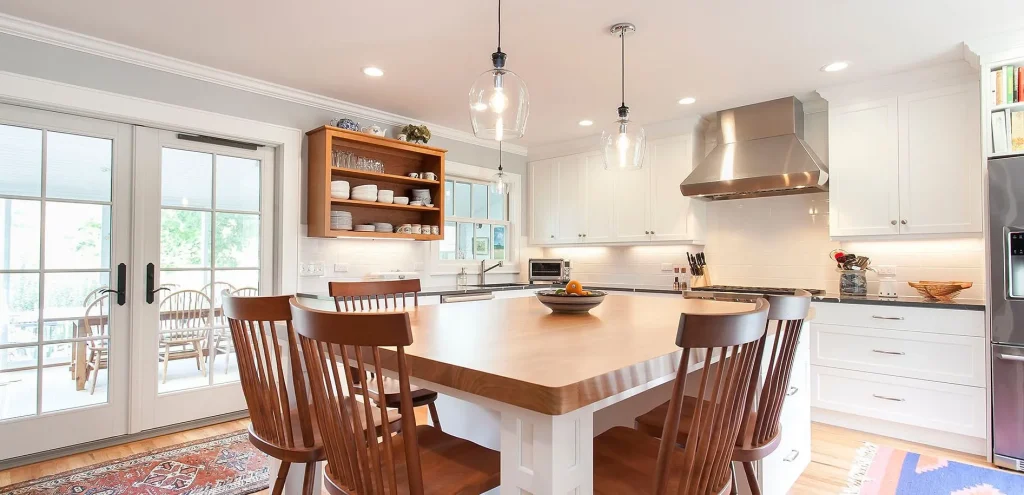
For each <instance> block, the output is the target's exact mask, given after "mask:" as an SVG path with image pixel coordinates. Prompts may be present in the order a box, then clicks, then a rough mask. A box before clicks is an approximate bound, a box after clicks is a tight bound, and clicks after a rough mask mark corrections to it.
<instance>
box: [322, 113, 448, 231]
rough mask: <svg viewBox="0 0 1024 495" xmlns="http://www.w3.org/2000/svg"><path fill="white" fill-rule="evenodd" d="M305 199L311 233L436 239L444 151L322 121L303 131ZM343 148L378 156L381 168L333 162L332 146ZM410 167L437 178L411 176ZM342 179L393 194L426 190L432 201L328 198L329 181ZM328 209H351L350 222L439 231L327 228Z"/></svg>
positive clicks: (440, 217) (441, 219)
mask: <svg viewBox="0 0 1024 495" xmlns="http://www.w3.org/2000/svg"><path fill="white" fill-rule="evenodd" d="M306 136H307V137H308V140H309V143H308V144H309V146H308V151H307V166H308V184H307V185H308V193H307V196H308V198H307V199H308V201H307V212H308V222H309V230H308V233H307V235H309V236H310V237H361V238H377V239H412V240H417V241H436V240H441V239H442V238H443V235H444V234H443V233H444V229H443V225H444V157H445V153H446V152H447V151H446V150H443V149H440V148H434V147H431V146H426V145H422V144H414V143H407V142H405V141H399V140H397V139H390V138H386V137H381V136H374V135H372V134H365V133H362V132H354V131H347V130H344V129H339V128H337V127H331V126H323V127H320V128H317V129H314V130H312V131H309V132H307V133H306ZM332 150H339V151H347V152H349V153H352V154H355V155H357V156H362V157H366V158H372V159H375V160H380V161H381V162H382V163H383V164H384V173H377V172H367V171H362V170H353V169H347V168H338V167H334V166H333V164H332V159H331V151H332ZM410 172H419V173H420V174H422V173H423V172H433V173H434V174H436V175H437V180H426V179H413V178H411V177H407V176H406V174H408V173H410ZM332 179H333V180H346V181H348V183H349V186H350V187H352V188H355V187H356V186H361V185H365V184H374V185H376V186H377V188H378V189H390V190H392V191H394V192H395V196H410V197H411V196H412V193H411V191H410V190H411V189H414V188H415V189H430V197H431V200H432V201H433V202H434V206H432V207H426V206H409V205H398V204H387V203H375V202H370V201H357V200H354V199H333V198H331V180H332ZM331 210H345V211H348V212H350V213H352V224H353V225H358V224H363V223H374V222H387V223H390V224H392V225H394V226H395V227H398V226H399V225H402V224H405V223H409V224H420V225H423V226H426V227H430V226H434V225H437V226H438V227H441V234H440V235H433V234H396V233H391V232H353V231H342V230H331V213H330V212H331Z"/></svg>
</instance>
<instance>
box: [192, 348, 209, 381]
mask: <svg viewBox="0 0 1024 495" xmlns="http://www.w3.org/2000/svg"><path fill="white" fill-rule="evenodd" d="M192 346H193V347H195V348H196V362H197V364H198V365H199V371H202V372H203V376H206V363H205V362H204V361H205V360H204V359H203V348H202V345H201V343H200V342H199V341H195V342H192Z"/></svg>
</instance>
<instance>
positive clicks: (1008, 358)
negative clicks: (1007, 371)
mask: <svg viewBox="0 0 1024 495" xmlns="http://www.w3.org/2000/svg"><path fill="white" fill-rule="evenodd" d="M996 357H997V358H999V359H1002V360H1005V361H1019V362H1022V363H1024V356H1014V355H1013V354H1003V353H999V354H996Z"/></svg>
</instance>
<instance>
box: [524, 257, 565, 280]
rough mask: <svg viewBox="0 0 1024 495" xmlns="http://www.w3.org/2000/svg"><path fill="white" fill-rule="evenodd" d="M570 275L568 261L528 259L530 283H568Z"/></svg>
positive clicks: (559, 259) (560, 259)
mask: <svg viewBox="0 0 1024 495" xmlns="http://www.w3.org/2000/svg"><path fill="white" fill-rule="evenodd" d="M570 275H571V266H570V264H569V260H567V259H562V258H547V259H537V258H531V259H530V283H531V284H532V283H534V282H568V281H569V276H570Z"/></svg>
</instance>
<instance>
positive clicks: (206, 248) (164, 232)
mask: <svg viewBox="0 0 1024 495" xmlns="http://www.w3.org/2000/svg"><path fill="white" fill-rule="evenodd" d="M211 230H212V228H211V225H210V212H207V211H191V210H170V209H166V208H165V209H163V210H162V211H161V212H160V265H161V267H163V268H188V267H208V266H210V248H211V246H210V237H211V235H212V232H211Z"/></svg>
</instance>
